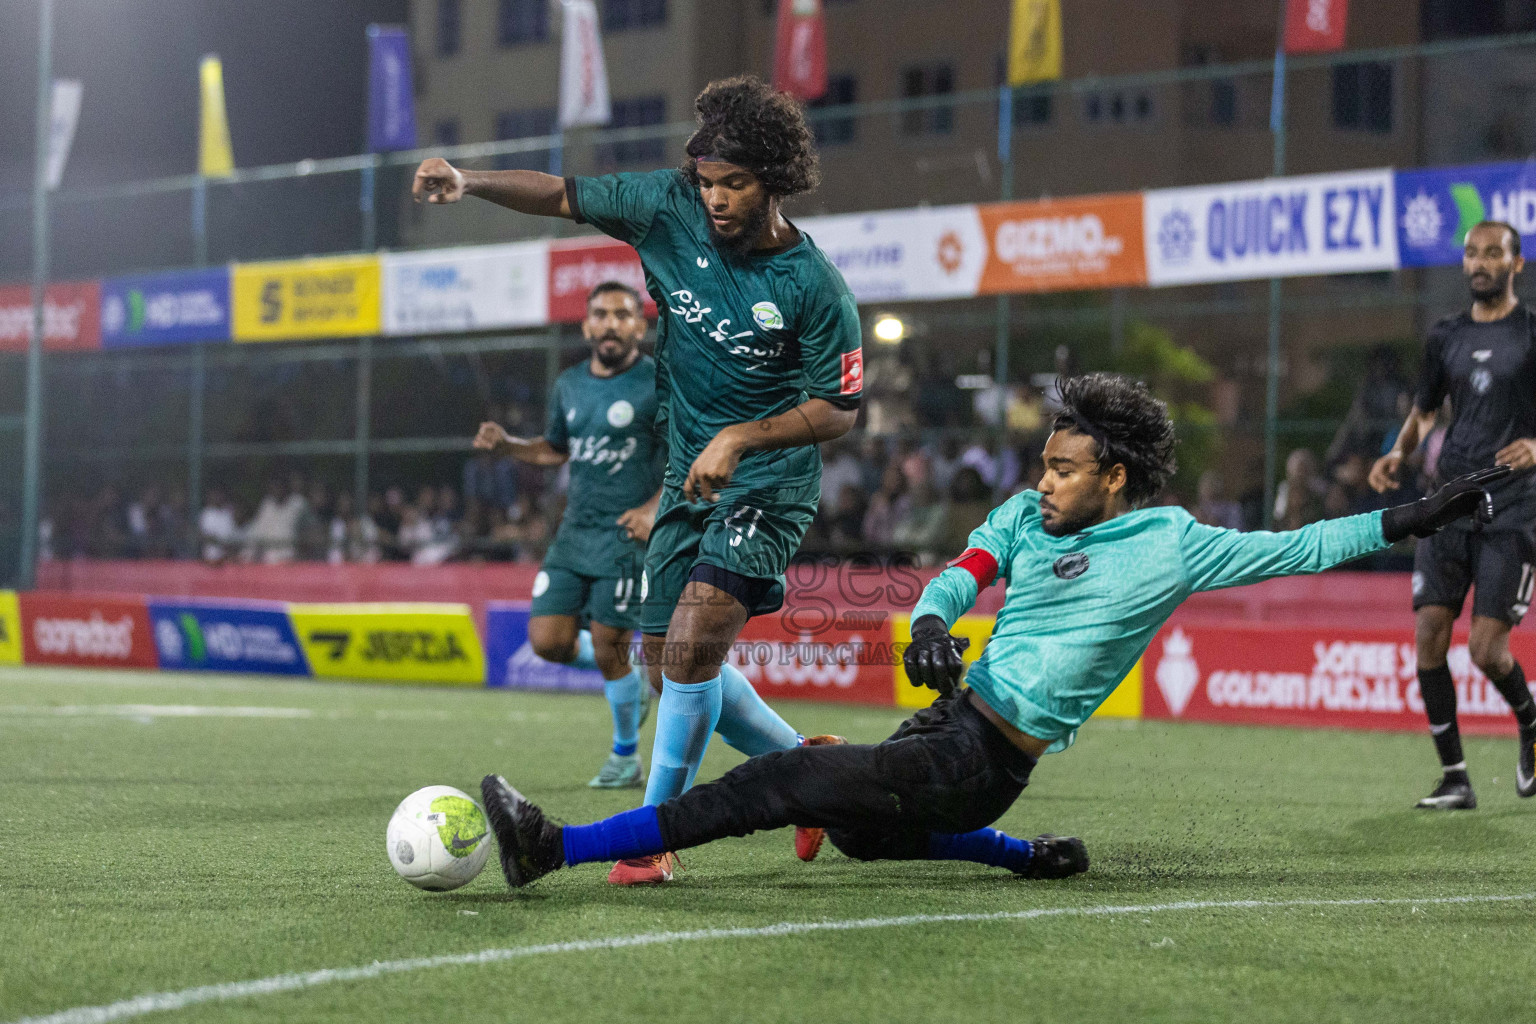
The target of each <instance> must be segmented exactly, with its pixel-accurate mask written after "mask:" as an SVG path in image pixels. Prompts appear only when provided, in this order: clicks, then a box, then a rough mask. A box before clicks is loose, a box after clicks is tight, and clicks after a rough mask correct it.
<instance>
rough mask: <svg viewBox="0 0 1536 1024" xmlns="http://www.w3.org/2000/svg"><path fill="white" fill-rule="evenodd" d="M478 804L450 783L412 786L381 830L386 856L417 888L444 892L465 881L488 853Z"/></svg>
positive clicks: (487, 825)
mask: <svg viewBox="0 0 1536 1024" xmlns="http://www.w3.org/2000/svg"><path fill="white" fill-rule="evenodd" d="M490 832H491V825H490V822H488V821H486V820H485V812H484V811H482V810H481V809H480V805H479V804H477V803H475V802H474V800H472V799H470V797H469V795H468V794H467V793H462V792H460V791H459V790H457V789H454V788H453V787H452V786H428V787H426V788H425V789H418V790H417V791H416V792H414V793H412V794H411V795H410V796H408V797H406V798H405V799H404V800H402V801H400V806H399V807H396V808H395V814H394V817H392V818H390V819H389V828H388V830H387V831H386V832H385V844H386V847H387V849H388V852H389V862H390V864H392V865H393V866H394V868H395V871H396V873H398V874H399V875H400V877H401V878H403V879H405V880H406V881H407V882H410V883H411V884H412V885H414V886H415V887H416V888H418V889H427V890H429V891H431V892H447V891H448V890H449V889H457V888H458V887H459V886H461V885H464V884H466V883H468V882H469V881H471V880H472V879H473V878H474V877H475V876H476V875H478V874H479V873H480V869H481V868H483V867H485V859H486V858H487V857H488V856H490V853H491V844H492V839H491V835H490Z"/></svg>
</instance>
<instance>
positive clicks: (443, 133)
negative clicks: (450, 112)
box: [432, 117, 460, 146]
mask: <svg viewBox="0 0 1536 1024" xmlns="http://www.w3.org/2000/svg"><path fill="white" fill-rule="evenodd" d="M459 138H460V132H459V119H458V118H456V117H445V118H443V119H442V120H440V121H438V122H437V123H435V124H433V125H432V141H433V143H435V144H436V145H439V146H457V145H458V144H459Z"/></svg>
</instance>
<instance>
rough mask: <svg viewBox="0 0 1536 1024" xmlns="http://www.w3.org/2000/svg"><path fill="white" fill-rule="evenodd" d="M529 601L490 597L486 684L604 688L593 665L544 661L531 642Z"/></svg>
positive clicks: (580, 689)
mask: <svg viewBox="0 0 1536 1024" xmlns="http://www.w3.org/2000/svg"><path fill="white" fill-rule="evenodd" d="M528 618H529V613H528V602H527V601H489V602H487V603H486V606H485V675H486V679H485V685H487V686H493V687H508V688H511V689H515V690H568V691H578V692H589V693H602V692H603V677H602V674H601V673H599V672H594V671H592V670H591V669H578V668H570V667H568V666H566V665H557V664H555V663H554V662H552V661H545V660H544V659H543V658H540V657H539V656H538V655H537V654H534V653H533V646H532V645H531V644H529V643H528Z"/></svg>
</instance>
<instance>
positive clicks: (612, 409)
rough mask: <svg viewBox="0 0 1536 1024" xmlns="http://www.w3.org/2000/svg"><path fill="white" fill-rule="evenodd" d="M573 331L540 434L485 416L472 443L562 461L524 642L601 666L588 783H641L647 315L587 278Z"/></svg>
mask: <svg viewBox="0 0 1536 1024" xmlns="http://www.w3.org/2000/svg"><path fill="white" fill-rule="evenodd" d="M581 329H582V333H583V335H585V336H586V338H587V342H588V343H589V344H590V345H591V346H592V357H591V358H590V359H587V360H584V361H582V362H581V363H578V364H577V365H575V366H573V367H571V368H570V369H568V370H566V371H565V372H564V373H562V374H560V376H559V377H558V378H556V380H555V385H554V387H553V389H551V392H550V395H549V411H548V416H547V426H546V427H545V430H544V436H543V437H541V438H537V439H534V440H524V439H521V438H515V437H511V436H509V435H508V434H507V432H506V431H505V430H504V429H502V427H501V425H500V424H497V423H484V424H481V426H480V433H479V434H478V435H477V436H476V438H475V445H476V447H478V448H482V449H487V450H491V451H502V452H506V453H507V454H510V455H511V456H513V457H514V458H516V459H520V460H521V461H524V462H529V463H532V464H534V465H540V466H558V465H561V464H567V465H569V467H570V486H569V488H568V490H567V500H566V506H565V515H564V516H563V517H562V518H561V520H560V528H559V530H558V531H556V533H555V539H554V542H553V543H552V544H551V545H550V547H549V551H548V552H546V554H545V556H544V564H543V565H542V566H540V568H539V574H538V575H537V576H536V577H535V578H534V583H533V607H532V609H531V612H532V614H531V616H530V618H529V621H528V640H529V643H530V645H531V646H532V647H533V651H534V653H535V654H537V655H538V656H539V657H541V658H543V659H544V660H546V661H554V662H559V663H561V664H568V665H572V666H574V667H577V668H588V669H597V670H598V671H600V672H601V673H602V675H603V679H604V680H605V683H604V692H605V694H606V696H607V698H608V704H609V708H610V710H611V711H612V712H613V748H612V752H611V753H610V754H609V755H608V760H607V761H606V762H605V763H604V764H603V768H602V770H601V771H600V772H599V773H598V774H597V776H596V777H595V778H594V779H593V780H592V781H591V783H589V785H591V786H593V787H594V788H599V789H622V788H628V787H631V786H640V785H642V784H643V783H644V781H645V773H644V769H643V768H642V766H641V764H640V755H639V753H638V751H637V746H638V743H639V737H638V732H639V728H640V719H641V715H642V711H643V707H644V701H643V698H644V695H645V686H644V683H643V681H642V679H641V677H640V673H639V671H638V669H636V668H635V667H634V666H633V665H632V664H631V663H630V656H629V653H630V643H631V640H632V639H633V635H634V629H635V626H636V625H637V623H638V618H639V610H640V600H641V593H642V584H641V578H642V571H643V568H642V567H643V565H644V560H645V544H646V539H647V537H648V536H649V534H650V530H651V523H652V521H653V520H654V518H655V515H656V501H657V498H658V497H659V492H658V491H657V486H658V484H659V482H660V477H661V467H660V461H661V460H660V459H659V458H658V455H659V452H658V451H657V439H656V433H655V422H656V363H655V361H654V360H652V359H651V358H650V357H649V356H645V355H642V354H641V352H640V349H639V344H640V342H641V340H642V339H643V338H644V337H645V316H644V311H643V305H642V303H641V299H640V293H639V292H637V291H636V290H635V289H633V288H631V287H629V286H628V285H625V284H620V283H618V282H615V281H609V282H605V283H603V284H600V285H598V286H597V287H595V288H593V289H592V291H591V292H590V293H589V294H588V295H587V313H586V316H585V318H584V319H583V320H582V324H581ZM583 622H585V623H586V624H587V628H585V629H583V628H582V624H583Z"/></svg>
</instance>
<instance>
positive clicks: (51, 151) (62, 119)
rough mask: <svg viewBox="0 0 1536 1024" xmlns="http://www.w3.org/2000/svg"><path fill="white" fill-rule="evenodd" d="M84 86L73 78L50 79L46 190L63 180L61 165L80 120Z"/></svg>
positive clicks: (73, 139) (63, 162)
mask: <svg viewBox="0 0 1536 1024" xmlns="http://www.w3.org/2000/svg"><path fill="white" fill-rule="evenodd" d="M84 94H85V86H84V85H83V84H82V83H81V82H79V81H77V80H75V79H72V78H55V79H54V80H53V97H52V103H51V104H50V105H49V111H50V114H49V124H48V190H49V191H50V192H51V191H53V190H54V189H56V188H58V187H59V182H61V181H63V180H64V165H65V164H66V163H68V162H69V149H70V146H72V145H73V144H74V141H75V126H76V125H78V124H79V123H80V100H81V98H82V97H83V96H84Z"/></svg>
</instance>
